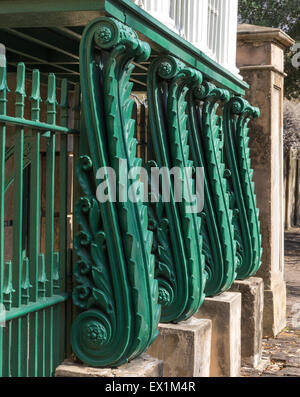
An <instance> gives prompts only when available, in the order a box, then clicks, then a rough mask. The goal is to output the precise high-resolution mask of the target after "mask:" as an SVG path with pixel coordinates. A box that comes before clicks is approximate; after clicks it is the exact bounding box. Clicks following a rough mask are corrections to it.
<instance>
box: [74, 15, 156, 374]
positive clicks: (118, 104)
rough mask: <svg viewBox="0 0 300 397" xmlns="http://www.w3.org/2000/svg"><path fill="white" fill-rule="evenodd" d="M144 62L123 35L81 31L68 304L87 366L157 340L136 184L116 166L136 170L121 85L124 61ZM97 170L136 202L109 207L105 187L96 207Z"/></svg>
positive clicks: (105, 27)
mask: <svg viewBox="0 0 300 397" xmlns="http://www.w3.org/2000/svg"><path fill="white" fill-rule="evenodd" d="M97 49H98V50H97ZM99 49H100V51H99ZM149 55H150V47H149V45H148V44H147V43H144V42H142V41H140V40H139V39H138V37H137V35H136V33H135V32H134V31H133V30H132V29H131V28H129V27H127V26H125V25H123V24H122V23H120V22H119V21H117V20H115V19H111V18H106V17H103V18H98V19H96V20H94V21H92V22H91V23H90V24H89V25H88V26H87V27H86V28H85V31H84V33H83V37H82V40H81V45H80V77H81V90H82V109H83V116H84V122H85V128H84V133H85V140H87V142H88V144H89V151H90V157H89V156H81V158H80V159H79V162H78V164H77V174H78V177H79V181H80V184H81V186H82V188H83V190H84V193H85V195H86V196H85V197H82V198H81V199H80V200H79V201H78V203H77V205H76V208H75V212H76V218H77V220H78V222H79V224H80V226H81V231H80V232H79V233H78V234H77V236H76V237H75V240H74V247H75V249H76V252H77V254H78V256H79V257H80V261H79V262H78V263H77V264H76V266H75V276H76V278H77V281H78V283H79V285H78V286H77V287H76V288H75V290H74V292H73V300H74V303H75V304H76V305H78V306H79V307H81V308H82V309H83V310H84V311H82V313H81V314H79V316H77V318H76V319H75V321H74V323H73V325H72V331H71V343H72V347H73V350H74V352H75V354H76V355H77V356H78V357H79V358H80V359H81V360H82V361H84V362H85V363H87V364H89V365H92V366H99V367H105V366H113V367H115V366H118V365H120V364H122V363H125V362H127V361H128V360H130V359H133V358H134V357H137V356H138V355H140V354H141V353H143V352H144V351H145V350H146V349H147V348H148V346H149V345H150V344H151V343H152V342H153V340H154V338H155V337H156V335H157V324H158V321H159V316H160V306H159V305H158V304H157V300H158V284H157V281H156V280H154V256H153V255H152V254H151V247H152V238H153V236H152V233H151V232H150V231H148V230H147V227H148V219H147V207H146V206H144V205H143V203H142V199H141V198H139V195H142V191H143V185H142V184H141V182H139V175H138V174H137V175H136V179H135V180H131V181H129V180H128V181H127V179H125V178H127V176H126V175H124V173H123V172H122V171H123V170H122V169H120V162H119V160H120V159H123V160H127V164H128V169H129V170H130V169H132V168H133V167H137V166H139V165H140V161H139V160H138V159H137V158H136V140H135V138H134V136H133V135H134V121H133V120H132V119H131V111H132V99H131V98H130V97H129V96H130V93H131V89H132V84H131V83H130V82H129V78H130V75H131V71H132V69H133V65H132V64H131V62H132V61H133V60H135V61H136V62H139V61H145V60H147V59H148V58H149ZM100 167H112V168H113V169H114V170H115V172H116V174H117V175H118V176H117V186H120V185H121V186H125V185H126V183H128V185H129V187H130V189H131V190H134V194H135V196H136V197H137V200H136V202H132V201H130V200H128V201H126V200H125V202H118V203H116V202H113V193H112V188H113V187H112V186H111V185H110V183H109V182H107V194H108V197H109V199H108V200H107V201H106V202H98V201H97V200H96V197H95V194H96V184H95V178H96V173H97V170H98V169H99V168H100ZM119 174H120V177H119Z"/></svg>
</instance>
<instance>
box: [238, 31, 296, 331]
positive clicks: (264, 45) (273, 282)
mask: <svg viewBox="0 0 300 397" xmlns="http://www.w3.org/2000/svg"><path fill="white" fill-rule="evenodd" d="M292 44H293V40H292V39H291V38H290V37H289V36H287V35H286V34H285V33H284V32H283V31H282V30H280V29H274V28H266V27H260V26H254V25H239V27H238V45H237V66H238V67H239V68H240V72H241V75H242V76H243V77H244V79H245V80H246V82H247V83H249V85H250V90H249V91H248V92H247V99H248V100H249V101H250V103H251V104H252V105H253V106H258V107H259V108H260V110H261V117H260V118H259V119H258V120H255V121H252V122H251V125H250V133H249V136H250V150H251V158H252V163H251V164H252V167H253V169H254V182H255V192H256V195H257V205H258V208H259V209H260V221H261V233H262V245H263V255H262V265H261V268H260V270H259V271H258V273H257V276H258V277H262V278H263V280H264V302H265V304H264V316H263V317H264V320H263V323H264V327H263V328H264V330H263V333H264V336H268V337H272V336H275V335H277V334H278V333H279V332H280V331H281V330H282V329H283V328H284V327H285V325H286V286H285V282H284V235H283V233H284V214H283V211H284V186H283V137H282V127H283V84H284V77H285V75H284V49H285V48H286V47H289V46H291V45H292Z"/></svg>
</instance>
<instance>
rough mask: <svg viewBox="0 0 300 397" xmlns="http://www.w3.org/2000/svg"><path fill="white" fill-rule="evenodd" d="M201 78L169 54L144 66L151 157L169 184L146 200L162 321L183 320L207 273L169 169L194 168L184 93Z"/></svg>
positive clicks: (194, 220)
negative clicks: (166, 196)
mask: <svg viewBox="0 0 300 397" xmlns="http://www.w3.org/2000/svg"><path fill="white" fill-rule="evenodd" d="M201 81H202V75H201V73H200V72H199V71H197V70H195V69H193V68H189V67H187V66H186V65H185V64H184V63H182V62H181V61H179V60H178V59H176V58H175V57H173V56H162V57H158V58H157V59H156V60H155V61H154V62H153V63H152V64H151V65H150V67H149V71H148V106H149V118H150V125H151V138H152V145H153V151H154V156H155V162H156V165H157V166H158V167H159V168H160V169H162V167H165V171H166V174H165V178H167V179H166V181H165V182H167V184H168V187H170V200H169V202H163V201H162V200H160V201H159V202H158V203H151V202H150V203H149V218H150V221H151V223H150V225H151V228H152V230H153V232H154V245H153V252H154V254H155V258H156V271H155V275H156V277H157V279H158V281H159V302H160V303H161V305H162V317H161V321H162V322H175V323H176V322H179V321H182V320H187V319H188V318H190V317H191V316H192V315H193V314H195V313H196V312H197V311H198V309H199V307H200V306H201V304H202V302H203V300H204V288H205V282H206V273H205V270H204V264H205V259H204V256H203V254H202V238H201V234H200V227H201V225H200V224H201V218H200V217H199V216H198V214H197V213H194V212H192V211H189V203H188V200H186V196H185V195H183V197H181V200H177V199H176V192H175V190H176V187H175V184H173V183H172V179H171V173H170V170H172V168H173V167H177V170H180V173H179V174H180V177H179V179H180V178H183V175H184V170H185V169H188V168H189V169H192V168H193V162H192V161H191V160H190V158H189V151H190V148H189V146H188V130H187V114H186V95H187V93H188V92H190V91H191V90H193V89H194V88H195V87H197V86H198V85H199V84H200V83H201ZM149 169H151V164H149ZM177 182H178V180H177ZM181 183H182V186H183V190H184V189H191V190H192V191H193V192H194V190H195V189H194V184H192V185H191V186H189V185H188V184H185V182H184V181H183V179H182V182H181ZM179 184H180V183H179ZM177 187H178V186H177ZM188 197H190V196H188ZM179 199H180V198H179Z"/></svg>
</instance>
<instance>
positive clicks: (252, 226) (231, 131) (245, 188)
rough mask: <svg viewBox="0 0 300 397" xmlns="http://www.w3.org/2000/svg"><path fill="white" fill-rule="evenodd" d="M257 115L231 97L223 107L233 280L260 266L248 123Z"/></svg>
mask: <svg viewBox="0 0 300 397" xmlns="http://www.w3.org/2000/svg"><path fill="white" fill-rule="evenodd" d="M259 115H260V112H259V109H258V108H256V107H252V106H251V105H250V104H249V103H248V102H247V101H246V100H245V99H243V98H241V97H233V98H232V99H231V100H230V101H229V102H228V104H227V105H226V106H225V107H224V132H225V134H224V137H225V158H226V167H227V168H228V170H229V173H228V178H227V180H228V190H229V193H230V196H231V208H232V209H233V211H234V218H233V222H234V227H235V238H236V240H237V255H238V258H239V265H238V267H237V278H238V279H240V280H243V279H245V278H247V277H251V276H254V275H255V273H256V272H257V270H258V269H259V267H260V264H261V254H262V248H261V234H260V222H259V210H258V208H257V204H256V196H255V193H254V182H253V170H252V169H251V159H250V149H249V137H248V131H249V128H248V123H249V120H250V117H253V118H256V117H259Z"/></svg>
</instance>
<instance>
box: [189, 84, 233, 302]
mask: <svg viewBox="0 0 300 397" xmlns="http://www.w3.org/2000/svg"><path fill="white" fill-rule="evenodd" d="M229 98H230V94H229V92H228V91H226V90H223V89H220V88H216V87H215V86H214V85H213V84H212V83H209V82H204V83H203V84H202V85H201V87H198V88H196V89H195V90H191V91H190V92H189V95H188V107H187V109H188V115H189V130H190V131H189V143H190V147H191V157H192V159H193V161H194V165H195V166H197V167H203V169H204V211H203V212H202V214H201V217H202V227H201V235H202V237H203V252H204V255H205V265H206V266H205V268H206V272H207V274H208V279H207V284H206V288H205V292H206V294H207V295H208V296H212V295H217V294H219V293H221V292H223V291H226V290H227V289H229V288H230V286H231V285H232V283H233V282H234V280H235V278H236V268H237V258H236V242H235V240H234V228H233V223H232V210H231V209H230V207H229V206H230V202H229V195H228V193H227V182H226V179H225V178H224V173H225V165H224V163H223V161H222V150H223V139H224V138H223V129H222V119H221V117H220V116H218V115H217V111H218V107H219V103H221V104H224V103H226V102H228V101H229ZM218 102H219V103H218ZM201 104H202V106H201Z"/></svg>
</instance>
